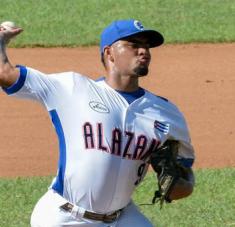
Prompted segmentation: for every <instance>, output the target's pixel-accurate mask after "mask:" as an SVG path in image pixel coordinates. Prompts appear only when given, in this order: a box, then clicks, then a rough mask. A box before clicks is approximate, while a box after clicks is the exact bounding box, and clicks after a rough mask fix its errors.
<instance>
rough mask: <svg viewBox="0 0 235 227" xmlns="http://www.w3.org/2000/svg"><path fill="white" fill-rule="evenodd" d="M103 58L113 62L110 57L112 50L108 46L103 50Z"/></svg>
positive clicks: (111, 56)
mask: <svg viewBox="0 0 235 227" xmlns="http://www.w3.org/2000/svg"><path fill="white" fill-rule="evenodd" d="M104 56H106V57H107V59H108V60H109V61H111V62H114V58H113V55H112V48H111V47H110V46H106V47H105V48H104Z"/></svg>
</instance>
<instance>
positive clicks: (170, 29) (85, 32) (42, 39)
mask: <svg viewBox="0 0 235 227" xmlns="http://www.w3.org/2000/svg"><path fill="white" fill-rule="evenodd" d="M0 6H1V7H0V21H5V20H12V21H15V22H16V23H17V24H18V25H20V26H22V27H23V28H24V30H25V31H24V33H23V34H21V36H20V37H18V38H17V40H16V41H15V42H14V43H13V46H15V47H24V46H47V47H48V46H80V45H94V44H98V42H99V35H100V33H101V31H102V29H103V28H104V27H105V26H106V25H108V24H109V23H110V22H111V21H113V20H115V19H124V18H135V19H139V20H140V21H142V22H143V24H144V25H146V26H147V27H151V28H155V29H158V30H159V31H161V32H162V33H163V34H164V36H165V39H166V42H167V43H191V42H233V41H235V29H234V21H235V1H233V0H223V1H221V0H164V1H163V0H86V1H84V0H50V1H48V0H37V1H35V0H27V1H19V0H0Z"/></svg>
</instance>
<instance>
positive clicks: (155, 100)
mask: <svg viewBox="0 0 235 227" xmlns="http://www.w3.org/2000/svg"><path fill="white" fill-rule="evenodd" d="M145 94H146V97H147V98H148V100H149V101H150V103H152V105H153V106H155V107H156V108H157V109H158V108H161V109H164V110H166V111H167V112H171V113H172V114H175V115H178V116H179V115H180V116H181V117H182V116H183V114H182V112H181V111H180V109H179V108H178V107H177V105H176V104H174V103H173V102H172V101H171V100H169V99H168V98H166V97H163V96H160V95H157V94H154V93H152V92H150V91H147V90H145Z"/></svg>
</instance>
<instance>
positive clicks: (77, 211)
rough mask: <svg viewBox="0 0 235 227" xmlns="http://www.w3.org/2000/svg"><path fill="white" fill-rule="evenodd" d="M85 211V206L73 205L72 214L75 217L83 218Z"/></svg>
mask: <svg viewBox="0 0 235 227" xmlns="http://www.w3.org/2000/svg"><path fill="white" fill-rule="evenodd" d="M85 211H86V210H85V209H84V208H82V207H78V206H76V205H73V209H72V211H71V215H72V216H73V217H75V218H83V216H84V213H85Z"/></svg>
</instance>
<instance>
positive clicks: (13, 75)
mask: <svg viewBox="0 0 235 227" xmlns="http://www.w3.org/2000/svg"><path fill="white" fill-rule="evenodd" d="M18 77H19V71H18V69H16V68H13V67H12V66H10V65H8V64H5V65H1V66H0V86H1V87H9V86H11V85H12V84H13V83H14V82H15V81H16V80H17V79H18Z"/></svg>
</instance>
